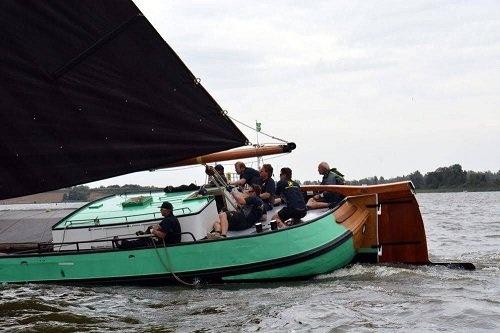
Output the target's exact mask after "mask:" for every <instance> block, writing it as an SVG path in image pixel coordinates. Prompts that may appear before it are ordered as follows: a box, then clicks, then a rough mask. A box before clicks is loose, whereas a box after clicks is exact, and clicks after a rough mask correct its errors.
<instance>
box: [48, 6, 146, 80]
mask: <svg viewBox="0 0 500 333" xmlns="http://www.w3.org/2000/svg"><path fill="white" fill-rule="evenodd" d="M141 17H144V15H142V14H141V13H138V14H137V15H136V16H134V17H132V18H130V19H129V20H127V21H125V22H123V23H122V24H120V25H119V26H118V27H116V28H115V29H113V30H111V31H110V32H108V33H107V34H105V35H104V36H102V37H101V38H99V39H98V40H97V41H96V42H95V43H94V44H92V45H91V46H90V47H88V48H87V49H85V50H84V51H83V52H81V53H80V54H79V55H77V56H76V57H74V58H73V59H71V60H70V61H69V62H67V63H66V64H64V65H63V66H61V67H59V68H58V69H57V70H56V71H54V72H53V73H52V78H53V79H54V80H57V79H59V78H60V77H61V76H63V75H64V74H65V73H66V72H68V71H69V70H70V69H72V68H73V67H75V66H76V65H78V64H79V63H81V62H82V61H83V60H84V59H86V58H88V57H89V56H90V55H91V54H92V53H94V52H95V51H97V50H98V49H99V48H100V47H102V46H103V45H104V44H106V43H107V42H109V41H110V40H112V39H113V38H115V37H116V36H117V35H118V34H120V33H122V32H123V31H124V30H125V29H126V28H127V27H128V26H130V25H131V24H132V23H134V22H135V21H136V20H137V19H138V18H141Z"/></svg>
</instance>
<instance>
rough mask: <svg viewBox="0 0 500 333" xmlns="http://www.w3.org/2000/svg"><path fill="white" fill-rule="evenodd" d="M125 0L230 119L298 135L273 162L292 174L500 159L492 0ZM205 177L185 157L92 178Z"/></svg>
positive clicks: (499, 44) (499, 72)
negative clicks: (163, 166)
mask: <svg viewBox="0 0 500 333" xmlns="http://www.w3.org/2000/svg"><path fill="white" fill-rule="evenodd" d="M135 3H136V4H137V6H138V7H139V8H140V9H141V10H142V12H143V13H144V15H145V16H146V17H147V18H148V19H149V21H150V22H151V23H152V24H153V26H154V27H155V28H156V29H157V30H158V32H159V33H160V34H161V35H162V37H163V38H164V39H165V40H166V41H167V43H168V44H169V45H170V46H171V47H172V48H173V49H174V50H175V51H176V52H177V54H178V55H179V56H180V57H181V59H182V60H183V61H184V62H185V63H186V65H187V66H188V67H189V68H190V69H191V71H192V72H193V74H194V75H195V76H197V77H199V78H201V82H202V84H203V85H204V86H205V88H206V89H207V90H208V91H209V92H210V93H211V95H212V96H213V97H214V98H215V100H217V101H218V103H219V104H220V105H221V106H222V108H223V109H226V110H228V111H229V114H230V115H231V116H232V117H234V118H237V119H239V120H241V121H243V122H246V123H250V124H254V123H255V121H256V120H259V121H260V122H262V130H263V131H265V132H268V133H271V134H273V135H275V136H277V137H281V138H284V139H286V140H289V141H293V142H296V143H297V149H296V150H295V151H294V152H293V153H292V154H290V155H287V156H284V157H280V158H275V159H272V160H269V163H272V164H273V166H274V167H275V169H279V168H281V167H283V166H289V167H291V168H292V170H293V171H294V178H296V179H300V180H316V179H319V175H318V174H317V171H316V167H317V164H318V162H320V161H322V160H325V161H327V162H329V163H330V164H331V166H335V167H337V168H338V169H339V170H341V171H342V172H343V173H344V174H345V175H346V177H347V179H359V178H363V177H367V176H374V175H377V176H384V177H386V178H388V177H394V176H398V175H403V174H409V173H411V172H413V171H415V170H420V171H421V172H422V173H425V172H428V171H433V170H434V169H436V168H437V167H440V166H447V165H451V164H455V163H459V164H461V165H462V166H463V167H464V169H466V170H478V171H484V170H492V171H498V170H499V169H500V148H499V146H500V2H499V1H353V0H349V1H269V2H256V1H221V0H218V1H202V2H200V1H197V2H190V1H152V0H140V1H139V0H135ZM239 127H240V129H241V130H242V131H243V132H244V133H245V134H246V135H247V137H248V138H249V139H250V140H251V141H255V133H251V132H248V131H247V130H246V129H245V128H243V127H241V126H239ZM261 141H262V140H261ZM254 165H255V164H254ZM227 167H228V168H230V169H232V167H231V166H227ZM275 174H277V173H276V172H275ZM204 179H205V178H204V176H203V169H201V168H200V167H195V168H188V169H182V170H167V171H158V172H153V173H151V172H143V173H135V174H132V175H128V176H122V177H116V178H112V179H108V180H105V181H100V182H95V183H91V186H98V185H109V184H116V183H118V184H125V183H135V184H142V185H159V186H164V185H166V184H173V185H179V184H182V183H190V182H194V181H196V182H197V183H198V184H200V182H203V181H204Z"/></svg>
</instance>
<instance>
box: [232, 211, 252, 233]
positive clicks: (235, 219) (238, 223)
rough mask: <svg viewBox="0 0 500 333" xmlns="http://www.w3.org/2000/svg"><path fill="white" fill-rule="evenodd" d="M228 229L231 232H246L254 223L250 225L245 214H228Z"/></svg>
mask: <svg viewBox="0 0 500 333" xmlns="http://www.w3.org/2000/svg"><path fill="white" fill-rule="evenodd" d="M226 215H227V222H228V223H229V227H228V229H229V230H231V231H238V230H245V229H248V228H251V227H252V225H253V223H249V222H248V221H247V220H246V218H245V215H244V214H243V212H226Z"/></svg>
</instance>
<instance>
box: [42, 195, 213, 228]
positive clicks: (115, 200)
mask: <svg viewBox="0 0 500 333" xmlns="http://www.w3.org/2000/svg"><path fill="white" fill-rule="evenodd" d="M193 193H195V192H193V191H188V192H177V193H165V192H146V193H144V192H143V193H140V192H138V193H128V194H121V195H120V194H116V195H110V196H107V197H104V198H101V199H98V200H95V201H92V202H89V203H88V204H86V205H85V206H83V207H81V208H79V209H78V210H76V211H74V212H72V213H71V214H69V215H68V216H66V217H64V218H63V219H61V220H60V221H59V222H57V223H56V224H55V225H54V226H53V227H52V229H53V230H61V229H71V228H88V227H93V226H95V225H96V224H97V223H96V219H97V220H98V224H99V226H109V225H116V224H121V223H130V222H140V221H149V220H156V219H160V218H161V214H160V206H161V204H162V202H163V201H169V202H170V203H172V205H173V206H174V213H175V215H176V216H178V217H182V216H189V215H194V214H198V213H199V212H201V211H202V210H203V209H204V208H205V207H206V205H207V204H208V203H210V202H211V201H212V200H214V198H213V196H204V197H200V198H189V197H190V196H191V195H192V194H193ZM141 195H147V196H151V197H152V199H153V200H152V201H151V202H150V203H148V204H146V205H141V206H136V207H123V206H122V203H123V202H125V201H126V200H128V199H130V198H133V197H137V196H141Z"/></svg>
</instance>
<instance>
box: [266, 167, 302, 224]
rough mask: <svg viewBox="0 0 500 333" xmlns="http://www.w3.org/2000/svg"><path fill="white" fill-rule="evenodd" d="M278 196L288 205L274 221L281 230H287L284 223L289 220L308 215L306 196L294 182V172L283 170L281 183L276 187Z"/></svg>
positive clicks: (275, 216)
mask: <svg viewBox="0 0 500 333" xmlns="http://www.w3.org/2000/svg"><path fill="white" fill-rule="evenodd" d="M276 195H280V196H281V199H282V200H281V201H282V202H285V203H286V207H283V208H282V209H281V210H280V211H279V212H278V213H277V214H276V215H274V216H273V219H275V220H276V222H277V223H278V227H279V228H286V226H287V225H286V224H285V223H284V222H285V221H286V220H288V219H301V218H303V217H304V216H306V214H307V210H306V203H305V201H304V196H303V195H302V192H301V191H300V186H299V184H297V183H296V182H294V181H293V180H292V170H291V169H290V168H282V169H281V172H280V181H279V182H278V185H277V186H276Z"/></svg>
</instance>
